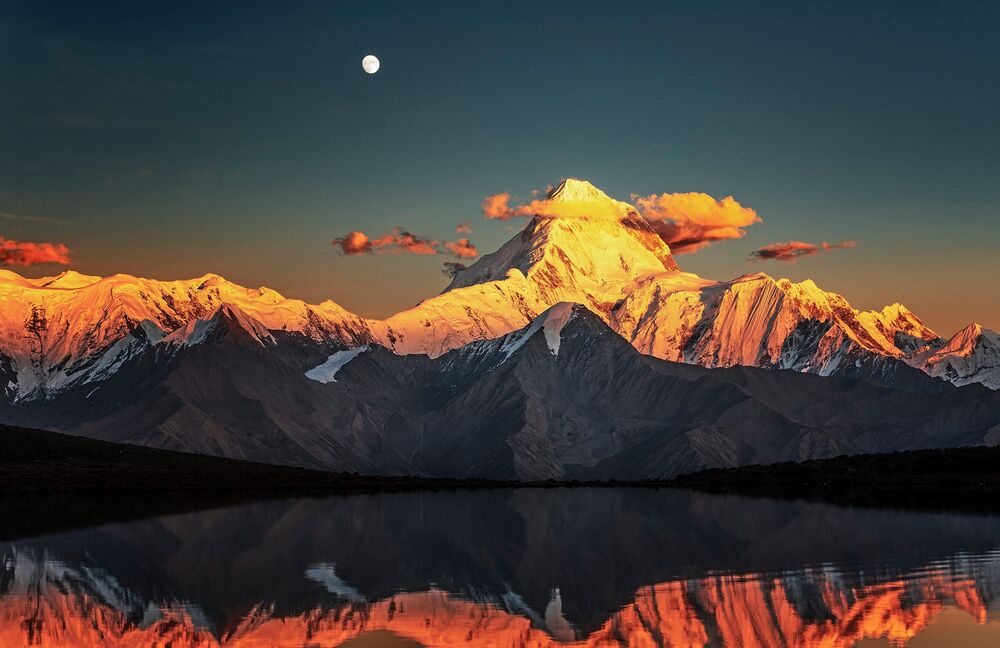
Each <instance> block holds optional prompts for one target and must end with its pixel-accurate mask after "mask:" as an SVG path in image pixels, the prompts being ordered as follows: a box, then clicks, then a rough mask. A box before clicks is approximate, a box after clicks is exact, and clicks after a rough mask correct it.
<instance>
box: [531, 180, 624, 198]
mask: <svg viewBox="0 0 1000 648" xmlns="http://www.w3.org/2000/svg"><path fill="white" fill-rule="evenodd" d="M547 197H548V199H549V200H552V201H554V202H598V203H617V202H618V201H617V200H612V199H611V198H610V197H609V196H608V194H606V193H604V192H603V191H601V190H600V189H598V188H597V187H595V186H594V185H592V184H590V183H589V182H587V181H586V180H577V179H576V178H566V179H565V180H563V181H562V182H560V183H559V184H558V185H556V186H555V187H553V188H552V190H551V191H549V193H548V196H547Z"/></svg>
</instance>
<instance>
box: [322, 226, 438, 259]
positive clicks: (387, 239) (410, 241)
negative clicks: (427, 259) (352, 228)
mask: <svg viewBox="0 0 1000 648" xmlns="http://www.w3.org/2000/svg"><path fill="white" fill-rule="evenodd" d="M333 245H335V246H337V247H339V248H340V251H341V253H342V254H346V255H347V256H354V255H358V254H375V253H378V254H437V253H438V251H437V249H436V246H437V245H438V242H437V241H434V240H433V239H425V238H422V237H419V236H416V235H415V234H411V233H410V232H407V231H406V230H404V229H402V228H400V227H394V228H393V229H392V231H391V232H390V233H388V234H383V235H382V236H380V237H378V238H376V239H372V238H369V237H368V235H367V234H365V233H364V232H357V231H356V232H348V233H347V234H345V235H344V236H338V237H337V238H335V239H333Z"/></svg>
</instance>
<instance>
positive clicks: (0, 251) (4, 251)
mask: <svg viewBox="0 0 1000 648" xmlns="http://www.w3.org/2000/svg"><path fill="white" fill-rule="evenodd" d="M39 263H58V264H60V265H69V264H70V263H71V259H70V254H69V248H68V247H66V246H65V245H63V244H62V243H31V242H28V241H12V240H11V239H6V238H4V237H2V236H0V265H5V266H9V265H20V266H30V265H36V264H39Z"/></svg>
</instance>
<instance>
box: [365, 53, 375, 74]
mask: <svg viewBox="0 0 1000 648" xmlns="http://www.w3.org/2000/svg"><path fill="white" fill-rule="evenodd" d="M378 65H379V64H378V59H377V58H375V56H374V55H372V54H369V55H368V56H366V57H364V58H363V59H361V67H362V68H364V70H365V72H367V73H368V74H375V73H376V72H378Z"/></svg>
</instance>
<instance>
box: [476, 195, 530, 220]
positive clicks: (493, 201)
mask: <svg viewBox="0 0 1000 648" xmlns="http://www.w3.org/2000/svg"><path fill="white" fill-rule="evenodd" d="M509 203H510V194H509V193H508V192H506V191H505V192H503V193H498V194H493V195H492V196H486V199H485V200H484V201H483V216H485V217H486V218H490V219H499V220H510V219H511V218H517V217H518V216H523V215H524V214H523V213H519V212H518V209H515V208H512V207H511V206H510V204H509Z"/></svg>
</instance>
